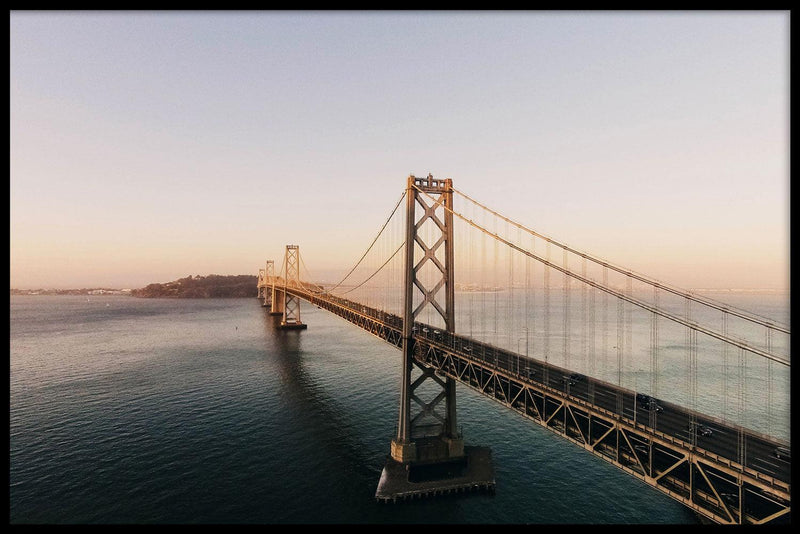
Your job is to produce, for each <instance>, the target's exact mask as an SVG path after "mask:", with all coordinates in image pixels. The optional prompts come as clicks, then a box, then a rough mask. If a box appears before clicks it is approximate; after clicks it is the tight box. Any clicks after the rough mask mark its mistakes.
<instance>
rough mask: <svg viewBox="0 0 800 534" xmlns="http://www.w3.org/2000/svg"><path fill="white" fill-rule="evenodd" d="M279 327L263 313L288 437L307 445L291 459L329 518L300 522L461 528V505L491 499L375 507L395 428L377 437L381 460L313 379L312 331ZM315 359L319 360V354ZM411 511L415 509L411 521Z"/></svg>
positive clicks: (393, 413)
mask: <svg viewBox="0 0 800 534" xmlns="http://www.w3.org/2000/svg"><path fill="white" fill-rule="evenodd" d="M280 320H281V317H280V316H271V315H270V314H269V313H267V312H265V313H264V328H265V329H266V337H267V338H268V341H272V342H273V343H274V349H273V348H272V347H268V351H269V352H270V353H271V354H270V356H272V357H274V361H275V363H276V364H277V366H278V370H279V372H280V386H281V388H282V392H281V395H282V398H283V403H284V405H283V409H284V410H286V412H287V414H288V415H289V416H290V419H291V421H292V425H293V426H295V427H296V428H293V429H287V431H288V432H292V433H296V434H298V435H301V436H302V438H303V440H305V441H306V442H305V443H298V444H297V445H298V446H297V450H296V451H295V452H294V453H293V454H295V455H304V456H303V457H302V458H301V460H302V462H303V463H304V464H306V465H308V466H309V473H308V480H307V482H306V483H307V484H308V486H309V490H308V493H307V498H308V505H309V506H310V507H311V508H312V509H313V506H314V502H312V501H313V500H314V499H321V498H322V497H323V496H327V497H326V498H325V502H324V503H322V504H321V505H322V506H323V507H324V508H325V510H326V511H327V512H322V511H321V510H320V514H319V515H317V514H314V513H309V514H308V515H307V516H306V518H305V519H303V520H302V521H301V522H311V523H331V522H348V523H378V522H382V523H387V522H389V523H421V522H424V523H452V522H463V521H464V517H463V513H462V512H463V510H462V505H461V504H460V502H462V501H463V500H464V499H475V498H481V497H483V498H486V496H485V495H458V496H456V495H449V496H448V495H444V496H437V497H436V498H431V499H426V500H418V501H413V502H408V503H404V504H396V505H395V504H384V503H380V502H377V501H376V499H375V491H376V488H377V486H378V481H379V479H380V476H381V471H382V470H383V466H384V461H385V458H386V456H388V454H389V444H390V440H391V438H392V434H391V433H392V432H393V431H394V428H395V423H396V421H394V420H391V421H390V422H389V423H388V425H389V427H390V428H389V429H387V432H386V433H385V435H381V436H376V437H375V439H376V440H377V441H381V440H383V441H385V444H384V445H385V449H386V455H385V456H383V457H379V458H376V455H375V450H374V441H373V442H372V443H370V444H367V443H363V442H362V441H361V440H362V439H363V437H364V436H363V433H364V429H359V428H356V424H357V423H354V418H353V417H351V416H350V414H349V409H347V408H344V407H342V403H341V402H340V401H339V400H337V399H336V398H335V396H333V395H330V394H328V393H326V392H325V391H324V388H325V385H324V384H321V383H320V381H319V380H317V379H316V378H315V377H314V376H313V375H312V373H311V372H309V367H310V365H308V363H307V361H306V358H307V357H308V356H309V355H310V354H311V352H309V351H308V350H306V349H304V339H303V338H304V336H308V335H309V330H304V331H302V330H283V329H281V328H280ZM312 328H313V326H312ZM337 328H338V327H337ZM341 328H347V326H345V325H343V326H342V327H341ZM311 335H313V333H312V334H311ZM375 342H376V343H378V341H377V340H376V341H375ZM270 345H271V343H270ZM314 354H315V355H319V351H318V350H317V351H316V352H315V353H314ZM398 356H399V355H398ZM343 373H344V371H343ZM347 379H348V376H342V381H347ZM355 387H359V386H355ZM364 387H368V386H367V385H364ZM394 402H395V401H392V407H391V408H390V409H389V412H390V413H391V416H396V409H395V408H396V407H395V406H394ZM361 415H362V416H363V414H361ZM381 417H382V416H381ZM420 476H422V475H420ZM326 487H327V490H326V489H325V488H326ZM409 507H411V508H413V513H411V514H409V512H410V508H409ZM287 522H289V521H287ZM291 522H294V521H291Z"/></svg>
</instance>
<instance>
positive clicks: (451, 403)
mask: <svg viewBox="0 0 800 534" xmlns="http://www.w3.org/2000/svg"><path fill="white" fill-rule="evenodd" d="M420 191H423V192H425V193H427V195H430V197H429V198H433V199H434V200H433V201H432V204H430V205H429V204H428V203H427V202H426V197H427V195H420V194H419V192H420ZM417 205H419V207H421V208H422V210H423V212H422V216H421V217H420V219H419V220H418V221H417V220H416V210H417ZM445 208H446V209H445ZM437 209H439V211H440V212H443V213H442V215H443V219H444V220H442V218H440V217H439V215H438V214H437ZM452 209H453V182H452V180H451V179H449V178H448V179H444V180H435V179H434V178H433V177H432V176H431V175H430V174H429V175H428V177H427V178H417V177H415V176H413V175H411V176H409V177H408V184H407V189H406V240H405V243H406V244H405V254H406V256H405V268H404V283H403V285H404V288H403V291H404V296H403V334H402V336H403V347H402V350H403V355H402V375H401V385H400V413H399V421H398V426H397V436H396V438H395V439H393V440H392V443H391V456H392V458H393V459H394V460H395V461H397V462H401V463H403V464H408V463H411V462H415V461H419V460H425V461H437V460H446V459H451V458H458V457H463V456H464V441H463V438H462V436H461V435H460V434H459V432H458V426H457V423H456V384H455V380H454V379H453V378H450V377H445V378H444V380H442V379H441V378H439V377H438V376H436V374H435V373H434V371H433V370H432V369H430V368H427V367H424V366H422V365H420V364H419V363H417V361H416V360H415V359H414V351H415V344H414V337H413V334H414V331H413V327H414V320H415V319H416V317H418V316H419V314H420V313H421V312H422V311H423V310H424V309H426V307H428V306H430V307H432V308H433V309H434V310H435V311H436V313H437V314H438V315H439V316H440V317H441V319H442V320H443V322H444V325H445V329H446V330H447V331H448V332H450V333H453V332H454V331H455V309H454V303H455V285H454V283H453V280H454V279H453V263H454V257H453V213H452ZM428 221H431V222H432V223H433V226H432V228H433V233H434V234H435V237H433V240H435V242H434V243H432V244H429V243H426V242H425V241H424V238H423V236H422V235H420V232H419V229H420V228H421V227H423V226H424V225H425V224H426V223H428ZM428 225H429V226H431V225H430V223H429V224H428ZM437 237H438V239H437ZM415 244H416V245H418V246H419V247H420V249H421V251H422V257H421V259H419V261H416V258H415V249H416V247H415ZM440 247H444V262H442V261H440V259H439V258H438V257H437V255H436V252H437V250H438V249H439V248H440ZM415 261H416V263H415ZM428 262H430V264H431V265H433V266H434V268H428V269H427V272H428V273H434V277H437V278H438V280H435V281H433V284H432V287H430V288H428V287H426V285H425V284H426V283H427V284H428V285H431V283H432V281H431V280H430V279H426V280H422V279H421V278H420V277H419V276H418V274H419V273H420V271H421V270H422V269H423V267H425V266H426V264H427V263H428ZM442 288H443V289H444V303H442V302H440V300H438V299H437V293H438V292H439V291H440V290H441V289H442ZM416 292H418V293H416ZM415 293H416V294H417V295H419V296H420V297H421V302H420V303H419V304H418V305H417V307H416V308H414V295H415ZM442 304H443V305H442ZM415 365H416V366H417V367H418V368H419V369H420V370H421V371H422V376H421V377H420V378H419V379H417V380H412V377H411V372H412V370H413V368H414V366H415ZM423 383H427V384H431V383H434V384H436V385H438V386H439V387H441V390H442V391H441V393H440V395H438V396H436V397H435V398H434V399H433V401H431V402H425V401H424V400H422V399H421V398H420V396H418V395H416V393H415V392H416V390H417V389H418V388H419V386H421V385H422V384H423ZM412 399H413V400H414V401H415V402H416V403H417V404H420V406H421V411H420V413H418V414H416V416H412V413H411V401H412ZM441 400H444V415H443V416H441V415H437V416H436V418H437V419H438V420H439V421H440V426H439V432H438V436H434V439H438V440H439V441H440V443H442V444H444V446H443V447H442V446H438V447H436V446H435V447H430V446H426V447H425V449H426V452H425V453H424V458H423V457H422V456H423V454H422V450H421V449H420V448H418V447H417V443H418V441H420V440H421V439H422V440H425V441H426V442H428V443H429V442H430V439H429V438H430V437H431V436H430V434H429V433H428V432H426V431H425V430H424V429H423V424H422V420H423V419H424V418H422V417H421V416H422V415H423V414H431V413H435V411H434V407H435V406H436V405H437V404H438V403H439V402H441ZM425 426H426V427H429V426H430V425H425Z"/></svg>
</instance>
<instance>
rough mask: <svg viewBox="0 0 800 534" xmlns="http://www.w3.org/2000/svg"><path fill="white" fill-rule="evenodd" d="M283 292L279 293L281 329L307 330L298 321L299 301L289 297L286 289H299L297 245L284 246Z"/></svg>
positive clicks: (298, 252) (298, 250) (298, 248)
mask: <svg viewBox="0 0 800 534" xmlns="http://www.w3.org/2000/svg"><path fill="white" fill-rule="evenodd" d="M283 267H284V269H283V272H284V279H283V288H284V289H283V291H282V292H281V294H282V295H281V297H282V302H281V303H280V304H281V307H282V308H283V310H282V311H283V319H281V328H297V329H300V328H307V327H308V325H306V324H304V323H303V322H302V321H300V299H299V298H298V297H295V296H294V295H290V294H289V293H288V292H287V291H286V288H287V287H300V247H299V246H297V245H286V255H285V256H284V264H283Z"/></svg>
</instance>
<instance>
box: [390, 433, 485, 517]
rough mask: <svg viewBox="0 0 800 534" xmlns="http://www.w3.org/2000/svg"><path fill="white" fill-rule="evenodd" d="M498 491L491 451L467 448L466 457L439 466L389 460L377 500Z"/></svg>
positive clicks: (438, 464)
mask: <svg viewBox="0 0 800 534" xmlns="http://www.w3.org/2000/svg"><path fill="white" fill-rule="evenodd" d="M494 489H495V480H494V464H493V463H492V451H491V449H490V448H488V447H474V446H473V447H470V446H466V447H464V456H462V457H460V458H453V459H448V460H443V461H438V462H417V463H407V464H403V463H400V462H398V461H396V460H394V459H393V458H392V457H391V456H388V457H387V459H386V465H385V466H384V468H383V472H382V473H381V479H380V481H379V482H378V489H377V491H376V492H375V499H376V500H377V501H379V502H384V503H388V502H392V503H394V502H397V501H405V500H411V499H423V498H427V497H433V496H436V495H447V494H454V493H468V492H475V491H483V492H487V493H494Z"/></svg>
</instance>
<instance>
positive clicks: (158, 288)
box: [11, 274, 258, 298]
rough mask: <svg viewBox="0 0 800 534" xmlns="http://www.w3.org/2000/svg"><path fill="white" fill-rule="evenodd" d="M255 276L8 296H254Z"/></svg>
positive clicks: (23, 291) (33, 291) (190, 278)
mask: <svg viewBox="0 0 800 534" xmlns="http://www.w3.org/2000/svg"><path fill="white" fill-rule="evenodd" d="M257 283H258V277H257V276H255V275H247V274H239V275H228V276H221V275H218V274H210V275H208V276H200V275H195V276H187V277H186V278H180V279H178V280H174V281H172V282H165V283H156V284H148V285H147V286H145V287H142V288H138V289H112V288H105V287H98V288H81V289H11V295H31V296H36V295H47V296H54V295H55V296H62V295H77V296H85V297H90V296H91V297H100V296H113V295H116V296H120V295H121V296H130V297H140V298H246V297H257V296H258V287H257Z"/></svg>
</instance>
